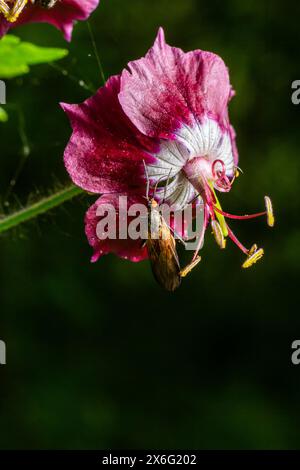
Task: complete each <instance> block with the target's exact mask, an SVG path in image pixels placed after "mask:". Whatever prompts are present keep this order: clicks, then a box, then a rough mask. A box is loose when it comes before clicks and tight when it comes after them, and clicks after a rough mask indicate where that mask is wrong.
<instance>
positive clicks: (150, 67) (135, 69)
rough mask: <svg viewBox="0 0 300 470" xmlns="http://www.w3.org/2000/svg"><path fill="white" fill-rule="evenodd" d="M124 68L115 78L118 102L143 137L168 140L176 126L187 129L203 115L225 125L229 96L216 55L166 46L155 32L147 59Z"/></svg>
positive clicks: (224, 73) (224, 71) (224, 72)
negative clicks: (186, 51)
mask: <svg viewBox="0 0 300 470" xmlns="http://www.w3.org/2000/svg"><path fill="white" fill-rule="evenodd" d="M128 67H129V71H127V70H124V71H123V73H122V75H121V93H120V95H119V100H120V103H121V106H122V108H123V110H124V112H125V113H126V114H127V116H128V117H129V118H130V119H131V121H132V122H133V123H134V124H135V125H136V127H137V128H138V129H139V130H140V131H141V132H143V133H144V134H146V135H148V136H154V137H161V138H172V137H173V135H174V132H175V131H176V130H177V129H178V128H180V127H181V125H182V123H184V124H188V125H190V124H192V123H193V122H194V120H195V118H196V119H197V120H201V117H202V116H203V114H207V115H210V116H211V117H213V118H215V119H216V120H218V121H219V122H220V124H222V125H225V126H227V124H228V115H227V104H228V101H229V100H230V98H231V96H232V94H233V92H232V88H231V86H230V82H229V74H228V70H227V68H226V66H225V64H224V62H223V60H222V59H221V58H220V57H218V56H217V55H215V54H212V53H210V52H203V51H201V50H196V51H193V52H188V53H184V52H183V51H182V50H181V49H178V48H175V47H170V46H169V45H168V44H166V42H165V37H164V31H163V29H162V28H160V29H159V31H158V35H157V38H156V40H155V43H154V46H153V47H152V48H151V49H150V50H149V52H148V53H147V55H146V56H145V57H144V58H142V59H139V60H136V61H134V62H130V63H129V64H128Z"/></svg>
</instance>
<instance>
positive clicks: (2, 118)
mask: <svg viewBox="0 0 300 470" xmlns="http://www.w3.org/2000/svg"><path fill="white" fill-rule="evenodd" d="M6 121H8V114H7V112H6V111H5V109H4V108H2V107H1V106H0V122H6Z"/></svg>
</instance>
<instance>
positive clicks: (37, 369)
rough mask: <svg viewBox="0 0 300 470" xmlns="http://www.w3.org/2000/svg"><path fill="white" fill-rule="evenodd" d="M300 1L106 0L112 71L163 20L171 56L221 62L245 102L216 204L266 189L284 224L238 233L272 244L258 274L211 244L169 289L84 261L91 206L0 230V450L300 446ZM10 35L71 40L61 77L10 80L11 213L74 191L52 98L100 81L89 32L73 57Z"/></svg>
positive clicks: (4, 155) (39, 72)
mask: <svg viewBox="0 0 300 470" xmlns="http://www.w3.org/2000/svg"><path fill="white" fill-rule="evenodd" d="M298 4H299V2H296V1H285V2H284V1H281V2H279V1H277V2H276V1H271V0H269V1H267V0H263V1H261V0H255V1H254V0H252V1H251V0H248V1H247V2H242V1H240V0H226V1H225V0H222V1H217V0H210V1H204V0H203V1H199V0H172V1H167V0H151V1H150V0H127V1H124V0H109V1H108V0H106V1H105V0H102V2H101V5H100V6H99V8H98V10H97V11H96V12H95V14H94V15H93V16H92V18H91V25H92V28H93V31H94V33H95V37H96V43H97V46H98V49H99V53H100V56H101V59H102V63H103V67H104V70H105V73H106V76H109V75H111V74H115V73H119V72H120V71H121V69H122V68H123V67H124V66H125V65H126V63H127V62H128V61H129V60H132V59H135V58H138V57H140V56H142V55H144V53H145V52H146V51H147V49H148V48H149V47H150V46H151V45H152V43H153V40H154V37H155V35H156V32H157V28H158V26H159V25H162V26H164V28H165V32H166V37H167V41H168V42H169V43H171V44H172V45H176V46H179V47H182V48H183V49H185V50H191V49H196V48H201V49H205V50H210V51H213V52H216V53H218V54H219V55H221V56H222V57H223V59H224V60H225V62H226V63H227V65H228V66H229V68H230V73H231V81H232V84H233V86H234V88H235V90H236V92H237V95H236V97H235V98H234V100H233V101H232V103H231V105H230V112H231V121H232V123H233V125H234V126H235V128H236V131H237V135H238V147H239V152H240V166H241V167H242V169H243V171H244V175H243V176H241V177H240V178H239V179H238V181H237V182H236V184H235V185H234V187H233V190H232V192H231V193H230V194H228V195H224V196H222V197H221V200H222V203H223V207H224V209H225V210H228V211H231V212H238V213H243V212H253V211H256V210H261V208H262V207H263V196H264V195H265V194H270V195H271V197H272V199H273V203H274V207H275V209H276V215H277V225H276V227H275V228H274V230H271V229H269V228H268V227H267V226H266V224H265V221H263V220H258V221H249V222H241V223H234V224H233V227H234V228H235V229H236V232H237V234H238V235H239V236H240V238H241V239H242V240H243V241H244V240H245V243H246V244H248V245H249V244H251V243H252V242H257V243H258V244H259V246H263V247H264V248H265V251H266V255H265V258H264V259H263V260H262V261H261V262H260V263H259V264H257V265H256V266H255V267H253V268H252V269H251V270H248V271H244V270H242V269H241V267H240V266H241V263H242V261H243V256H242V255H241V253H240V252H239V251H238V250H237V249H236V248H235V247H234V246H233V245H232V244H228V249H227V250H226V251H225V252H221V251H220V250H219V249H218V247H217V246H216V245H215V243H214V242H213V240H212V237H211V235H210V234H209V233H207V236H206V243H205V248H204V250H203V252H202V256H203V261H202V263H201V265H200V266H199V267H198V268H197V270H195V271H194V272H193V273H192V274H191V276H190V277H189V278H187V279H186V280H185V281H184V283H183V285H182V287H181V288H180V289H179V290H178V291H177V292H176V293H175V294H168V293H166V292H164V291H162V290H161V289H160V287H159V286H157V285H156V283H155V281H154V279H153V277H152V274H151V271H150V267H149V263H148V262H143V263H140V264H133V263H130V262H126V261H124V260H120V259H118V258H116V257H114V256H112V255H110V256H107V257H105V258H103V259H101V260H100V261H99V262H98V263H97V264H96V265H91V264H90V263H89V257H90V255H91V249H90V247H89V246H88V244H87V241H86V239H85V235H84V229H83V217H84V213H85V210H86V208H87V207H88V205H89V204H91V203H92V202H93V200H94V199H95V198H94V197H91V196H85V195H83V196H80V197H78V198H77V199H74V200H73V201H72V202H69V203H66V204H65V205H64V206H62V207H60V208H58V209H57V210H54V211H52V212H51V213H49V214H47V215H45V216H42V217H40V218H39V219H38V220H35V221H34V222H30V223H28V224H25V225H23V226H22V227H19V228H18V229H17V230H15V231H13V232H9V233H7V234H5V235H2V236H1V238H0V266H1V268H0V269H1V271H0V309H1V312H0V338H1V339H2V340H4V341H5V342H6V344H7V365H6V366H0V381H1V382H0V446H1V448H4V449H7V448H34V449H40V448H50V449H53V448H63V449H65V448H67V449H86V448H89V449H90V448H117V447H118V448H177V449H178V448H195V449H205V448H206V449H207V448H209V449H215V448H222V449H228V448H230V449H238V448H247V449H261V448H267V449H279V448H282V449H291V448H299V447H300V445H299V419H300V403H299V392H300V366H298V367H297V366H293V365H292V362H291V353H292V350H291V344H292V342H293V341H294V340H295V339H300V320H299V309H298V295H299V262H300V249H299V241H300V227H299V206H300V199H299V144H300V139H299V135H298V133H299V124H300V106H299V107H297V106H294V105H293V104H292V103H291V83H292V81H293V80H297V79H300V64H299V40H300V32H299V6H298ZM14 34H16V35H18V36H20V37H21V38H22V39H26V40H29V41H31V42H34V43H36V44H38V45H44V46H57V47H69V49H70V55H69V57H68V58H67V59H65V60H64V61H60V62H58V63H57V64H56V66H59V67H60V68H61V69H65V70H67V71H68V74H69V75H64V74H63V73H62V71H61V70H57V69H54V68H53V67H52V66H50V65H41V66H35V67H33V68H32V70H31V73H30V74H29V75H28V76H26V77H24V78H21V79H14V80H10V81H7V88H8V90H7V94H8V106H7V111H8V112H9V115H10V119H9V122H8V123H6V124H1V125H0V145H1V147H0V148H1V171H0V188H1V191H0V193H1V201H2V212H4V213H9V212H10V211H12V210H14V209H16V208H19V207H20V206H21V205H22V204H25V203H26V202H27V201H28V200H29V201H30V200H37V199H38V198H39V195H45V194H49V193H51V192H52V191H53V190H55V189H57V188H58V187H59V186H61V185H64V184H68V182H69V180H68V176H67V174H66V172H65V169H64V166H63V160H62V155H63V150H64V147H65V145H66V143H67V141H68V139H69V136H70V127H69V123H68V121H67V119H66V117H65V115H64V114H63V112H62V111H61V110H60V108H59V107H58V102H59V101H65V102H71V103H75V102H79V101H82V100H84V99H85V98H87V97H88V96H90V94H91V92H89V91H87V90H86V89H85V88H83V87H81V86H80V85H79V81H80V80H84V81H85V82H86V83H87V84H88V86H89V87H91V88H95V89H96V88H97V87H99V86H100V85H101V78H100V74H99V71H98V68H97V63H96V61H95V57H94V54H93V49H92V44H91V38H90V36H89V32H88V28H87V25H86V24H85V23H81V24H78V25H77V26H76V28H75V30H74V36H73V41H72V43H71V44H70V46H68V45H67V46H66V43H65V41H64V40H63V38H62V36H61V34H60V33H59V32H57V31H56V30H55V29H54V28H52V27H51V26H49V25H29V26H24V27H22V28H19V29H18V30H15V31H14ZM11 105H13V106H14V105H15V106H16V107H17V108H14V107H13V106H11ZM10 106H11V108H10ZM103 112H106V110H103ZM22 115H23V116H24V119H23V120H22V119H21V121H20V116H22ZM22 121H24V129H23V130H24V132H25V136H26V137H25V140H26V138H27V139H28V144H29V148H30V151H29V156H28V157H27V158H25V159H24V155H23V154H24V142H23V143H22V139H21V137H22V131H21V133H20V123H21V128H22ZM23 140H24V136H23ZM20 162H21V163H20ZM22 162H23V163H22ZM20 164H21V167H22V169H21V171H20V175H19V177H18V179H17V184H16V185H15V187H12V188H10V180H11V179H12V178H14V177H15V172H16V169H17V168H18V167H20ZM10 189H11V190H10Z"/></svg>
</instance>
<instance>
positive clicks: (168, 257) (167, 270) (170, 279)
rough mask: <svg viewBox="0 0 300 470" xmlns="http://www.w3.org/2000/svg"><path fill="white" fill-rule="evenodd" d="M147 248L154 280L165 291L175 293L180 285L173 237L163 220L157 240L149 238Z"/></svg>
mask: <svg viewBox="0 0 300 470" xmlns="http://www.w3.org/2000/svg"><path fill="white" fill-rule="evenodd" d="M149 235H150V234H149ZM147 248H148V254H149V259H150V262H151V267H152V272H153V274H154V277H155V279H156V280H157V282H158V283H159V284H160V285H161V286H162V287H164V288H165V289H166V290H168V291H170V292H173V291H175V290H176V289H177V288H178V287H179V286H180V283H181V276H180V266H179V260H178V256H177V252H176V243H175V240H174V237H173V235H172V234H171V232H170V229H169V227H168V226H167V224H166V223H165V222H164V220H163V218H161V222H160V228H159V236H158V238H151V236H149V238H148V240H147Z"/></svg>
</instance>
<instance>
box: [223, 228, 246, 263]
mask: <svg viewBox="0 0 300 470" xmlns="http://www.w3.org/2000/svg"><path fill="white" fill-rule="evenodd" d="M227 230H228V235H229V238H231V240H232V241H233V243H235V244H236V245H237V246H238V247H239V249H240V250H242V252H243V253H245V255H247V256H248V255H249V253H250V250H247V248H246V247H245V246H244V245H242V243H241V242H240V241H239V240H238V239H237V238H236V236H235V235H234V233H233V231H232V230H231V229H230V228H229V227H228V225H227Z"/></svg>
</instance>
